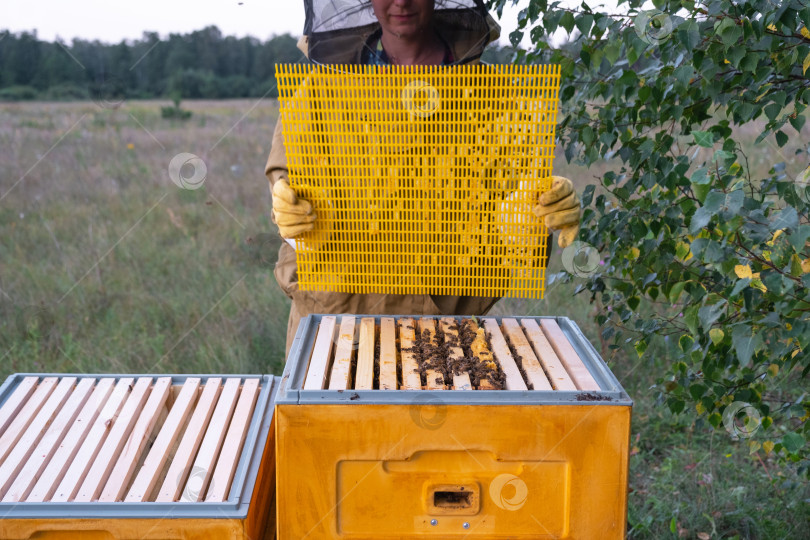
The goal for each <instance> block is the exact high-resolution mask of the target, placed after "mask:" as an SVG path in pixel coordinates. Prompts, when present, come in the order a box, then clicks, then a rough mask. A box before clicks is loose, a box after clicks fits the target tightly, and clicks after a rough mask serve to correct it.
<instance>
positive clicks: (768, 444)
mask: <svg viewBox="0 0 810 540" xmlns="http://www.w3.org/2000/svg"><path fill="white" fill-rule="evenodd" d="M774 446H775V445H774V444H773V441H765V442H764V443H762V449H763V450H765V453H766V454H770V453H771V452H773V447H774Z"/></svg>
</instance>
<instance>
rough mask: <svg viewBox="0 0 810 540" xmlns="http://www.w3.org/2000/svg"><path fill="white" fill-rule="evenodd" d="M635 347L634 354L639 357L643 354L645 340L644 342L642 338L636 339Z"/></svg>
mask: <svg viewBox="0 0 810 540" xmlns="http://www.w3.org/2000/svg"><path fill="white" fill-rule="evenodd" d="M635 348H636V354H637V355H638V357H639V358H641V357H642V356H644V351H646V350H647V342H645V341H644V340H642V341H636V344H635Z"/></svg>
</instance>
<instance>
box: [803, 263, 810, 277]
mask: <svg viewBox="0 0 810 540" xmlns="http://www.w3.org/2000/svg"><path fill="white" fill-rule="evenodd" d="M802 272H803V273H805V274H810V259H805V260H803V261H802Z"/></svg>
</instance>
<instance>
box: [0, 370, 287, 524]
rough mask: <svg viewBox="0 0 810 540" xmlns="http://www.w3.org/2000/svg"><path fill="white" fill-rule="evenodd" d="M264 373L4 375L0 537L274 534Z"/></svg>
mask: <svg viewBox="0 0 810 540" xmlns="http://www.w3.org/2000/svg"><path fill="white" fill-rule="evenodd" d="M275 393H276V380H275V379H274V378H273V377H270V376H232V375H223V376H215V375H206V376H193V375H188V376H186V375H183V376H154V377H153V376H142V375H135V376H129V375H68V374H52V375H42V374H18V375H12V376H11V377H9V379H8V380H7V381H6V382H5V384H4V385H3V386H2V387H0V501H1V502H0V516H2V518H3V519H0V538H2V539H15V540H16V539H29V538H36V539H68V540H70V539H80V538H81V539H92V538H98V539H102V538H103V539H162V540H166V539H177V540H181V539H183V540H190V539H200V540H202V539H209V538H232V539H237V538H239V539H241V538H254V539H258V538H264V537H265V533H266V531H267V530H268V529H269V530H270V531H271V533H270V534H269V535H268V537H269V538H272V528H273V527H274V522H273V519H272V517H273V513H272V512H269V511H268V509H269V508H272V505H273V496H274V492H273V484H274V474H275V469H274V468H275V459H274V455H273V454H274V443H273V436H272V435H273V433H274V426H272V422H273V396H274V395H275Z"/></svg>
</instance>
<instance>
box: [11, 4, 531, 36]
mask: <svg viewBox="0 0 810 540" xmlns="http://www.w3.org/2000/svg"><path fill="white" fill-rule="evenodd" d="M527 1H528V0H522V1H521V4H525V3H527ZM518 11H519V9H515V8H510V9H509V10H507V11H505V12H504V19H503V20H502V21H501V26H502V32H501V35H502V41H503V42H504V43H506V41H507V39H506V38H507V36H508V35H509V32H511V31H512V30H513V29H514V26H515V24H516V22H515V21H516V17H517V12H518ZM209 25H216V26H218V27H219V29H220V30H221V31H222V33H223V34H224V35H229V36H239V37H241V36H245V35H250V36H255V37H257V38H260V39H262V40H265V39H267V38H268V37H270V36H272V35H275V34H284V33H290V34H293V35H296V36H298V35H301V33H302V31H303V28H304V5H303V1H302V0H197V1H191V0H130V1H123V0H0V30H11V31H12V32H20V31H22V30H28V31H31V30H36V31H37V35H38V36H39V38H40V39H42V40H46V41H53V40H54V39H56V38H57V37H58V38H61V39H62V40H64V41H67V42H70V41H71V40H72V39H73V38H74V37H79V38H83V39H90V40H93V39H98V40H101V41H104V42H108V43H112V42H119V41H121V40H122V39H137V38H140V37H141V36H142V34H143V32H145V31H155V32H158V33H159V34H160V36H161V37H166V36H167V35H168V34H169V33H172V32H174V33H187V32H191V31H193V30H199V29H201V28H204V27H206V26H209Z"/></svg>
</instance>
